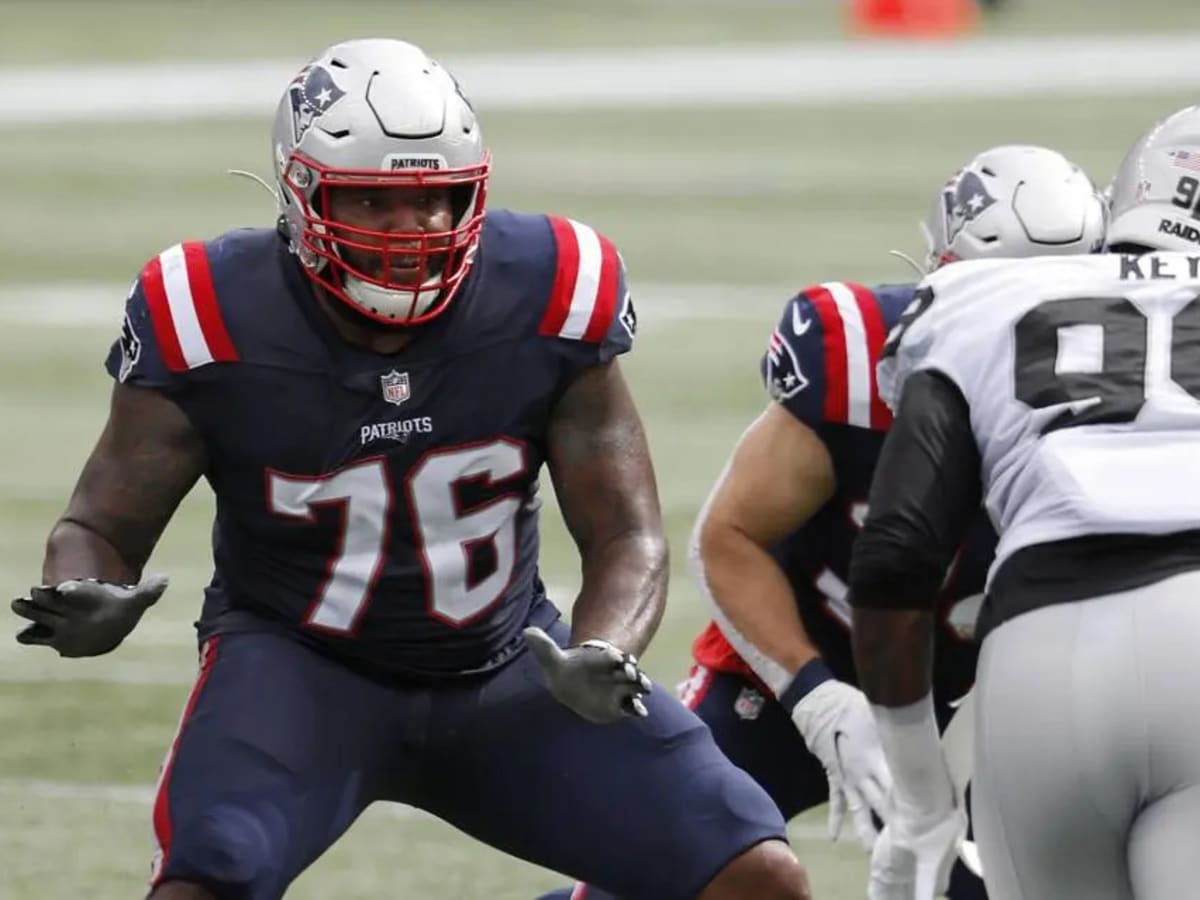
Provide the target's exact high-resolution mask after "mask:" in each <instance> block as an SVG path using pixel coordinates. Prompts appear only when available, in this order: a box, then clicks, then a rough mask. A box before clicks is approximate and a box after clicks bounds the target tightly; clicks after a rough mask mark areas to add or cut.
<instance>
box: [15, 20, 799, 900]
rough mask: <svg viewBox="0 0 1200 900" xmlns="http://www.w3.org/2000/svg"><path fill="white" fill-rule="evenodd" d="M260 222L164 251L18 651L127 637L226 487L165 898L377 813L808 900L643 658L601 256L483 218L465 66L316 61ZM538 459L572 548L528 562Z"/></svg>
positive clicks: (225, 890) (631, 418) (630, 489)
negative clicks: (184, 517) (550, 587)
mask: <svg viewBox="0 0 1200 900" xmlns="http://www.w3.org/2000/svg"><path fill="white" fill-rule="evenodd" d="M272 149H273V156H274V162H275V175H276V178H277V182H278V190H279V203H280V211H281V215H280V219H279V227H278V228H277V229H245V230H239V231H233V232H229V233H227V234H225V235H222V236H221V237H218V238H216V239H214V240H210V241H206V242H184V243H182V244H177V245H175V246H173V247H170V248H169V249H167V250H164V251H163V252H161V253H159V254H158V255H157V256H155V257H154V258H153V259H152V260H151V261H150V262H149V263H148V264H147V265H146V266H145V268H144V269H143V270H142V272H141V274H140V275H139V277H138V278H137V280H136V282H135V283H134V285H133V288H132V290H131V293H130V295H129V298H128V302H127V304H126V313H125V321H124V325H123V328H122V331H121V335H120V338H119V340H118V341H117V342H116V343H115V344H114V346H113V348H112V350H111V352H110V354H109V357H108V363H107V367H108V371H109V372H110V373H111V375H112V376H113V377H114V379H115V380H116V382H117V383H116V385H115V387H114V389H113V394H112V401H111V408H110V413H109V419H108V422H107V424H106V426H105V428H104V431H103V433H102V435H101V437H100V439H99V442H98V444H97V445H96V447H95V449H94V450H93V451H92V454H91V456H90V458H89V459H88V461H87V463H86V465H85V466H84V469H83V472H82V474H81V476H80V479H79V482H78V484H77V485H76V488H75V491H74V493H73V495H72V497H71V499H70V501H69V505H68V507H67V510H66V512H65V513H64V515H63V517H62V518H61V519H60V520H59V522H58V523H57V524H56V525H55V526H54V528H53V531H52V532H51V534H50V537H49V542H48V548H47V554H46V559H45V562H44V566H43V572H42V582H43V584H42V585H41V586H38V587H35V588H33V589H32V590H31V592H30V594H29V596H28V597H24V598H21V599H18V600H17V601H15V602H14V605H13V608H14V610H15V612H16V613H17V614H18V615H20V616H22V617H24V618H25V619H28V620H31V622H32V624H31V625H29V626H28V627H27V628H26V630H24V631H23V632H21V634H20V637H19V640H20V641H21V642H22V643H25V644H39V645H46V646H49V647H51V648H53V649H55V650H56V651H57V652H58V653H60V654H61V655H63V656H94V655H98V654H103V653H107V652H109V651H111V650H113V649H114V648H115V647H117V646H118V645H119V644H120V643H121V641H122V640H123V639H124V638H125V636H126V635H127V634H128V633H129V632H130V631H131V630H132V629H133V628H134V627H135V625H136V624H137V622H138V621H139V619H140V617H141V616H142V614H143V613H144V612H145V611H146V610H147V609H148V607H150V606H151V605H153V603H154V602H155V601H156V600H157V599H158V598H159V596H160V595H161V594H162V592H163V590H164V589H165V587H166V580H165V578H162V577H155V576H146V575H144V574H143V569H144V566H145V565H146V563H147V561H148V559H149V557H150V554H151V552H152V550H153V549H154V546H155V544H156V542H157V541H158V538H159V536H160V535H161V533H162V532H163V529H164V528H165V527H166V525H167V522H168V521H169V520H170V518H171V516H172V514H173V513H174V511H175V509H176V507H177V505H178V504H179V502H180V501H181V500H182V499H183V497H184V495H186V494H187V493H188V491H189V490H190V489H191V488H192V486H193V485H194V484H195V483H196V482H197V481H198V480H199V479H200V478H202V477H203V478H204V479H205V480H207V481H208V483H209V485H210V486H211V488H212V489H213V491H214V493H215V496H216V521H215V524H214V528H213V555H214V560H215V570H214V573H213V577H212V580H211V581H210V583H209V585H208V587H207V588H206V590H205V597H204V607H203V612H202V614H201V617H200V622H199V632H200V634H199V637H200V672H199V676H198V678H197V681H196V684H195V687H194V688H193V690H192V691H191V694H190V696H189V697H188V699H187V703H186V706H185V709H184V713H183V716H182V721H181V724H180V727H179V730H178V733H177V735H176V737H175V739H174V741H173V742H172V744H171V746H170V749H169V751H168V753H167V756H166V760H165V762H164V765H163V768H162V771H161V773H160V781H159V788H158V793H157V800H156V802H155V804H154V814H153V815H154V828H155V833H156V836H157V839H158V843H159V853H158V856H157V859H156V862H155V866H154V874H153V879H152V883H151V896H152V897H153V898H155V900H185V898H186V900H226V898H229V900H234V898H236V900H274V898H279V897H281V896H283V895H284V893H285V891H286V890H287V887H288V885H289V884H290V883H291V882H292V880H293V879H294V878H295V877H296V876H297V875H298V874H299V873H300V872H301V871H302V870H303V869H304V868H305V867H307V866H308V865H309V864H311V863H312V862H313V861H314V860H315V859H316V858H317V857H319V856H320V855H321V854H322V853H323V852H324V851H325V850H326V849H327V848H328V847H329V846H330V845H331V844H332V843H333V842H334V841H335V840H336V839H337V838H338V837H339V836H340V835H341V834H342V833H343V831H344V830H345V829H346V828H347V827H348V826H349V825H350V824H351V823H352V822H353V821H354V819H355V818H356V817H357V816H358V815H359V813H361V812H362V810H363V809H364V808H365V807H366V806H367V805H368V804H370V803H372V802H373V801H375V800H395V801H402V802H406V803H409V804H412V805H414V806H416V807H419V808H422V809H425V810H427V811H429V812H431V813H433V814H434V815H437V816H438V817H440V818H442V819H444V820H445V821H447V822H450V823H452V824H454V825H455V826H457V827H459V828H461V829H462V830H463V831H465V832H467V833H468V834H471V835H473V836H475V837H477V838H478V839H480V840H482V841H485V842H487V843H488V844H491V845H492V846H494V847H497V848H500V849H501V850H504V851H506V852H508V853H510V854H513V855H515V856H518V857H521V858H523V859H526V860H529V861H531V862H534V863H537V864H540V865H542V866H546V867H549V868H553V869H557V870H558V871H561V872H564V873H567V874H569V875H572V876H574V877H577V878H583V879H587V880H588V881H593V882H595V883H597V884H601V885H604V886H605V888H606V889H608V890H611V891H613V892H615V893H617V894H619V895H621V896H624V897H633V898H637V897H640V898H646V900H662V898H679V900H684V898H694V897H702V898H705V900H734V898H742V897H748V896H753V897H756V898H764V900H801V898H807V897H808V896H809V895H808V890H807V886H806V883H805V874H804V870H803V869H802V868H801V866H800V864H799V863H798V862H797V861H796V859H795V857H794V856H793V855H792V853H791V851H790V850H789V849H788V847H787V845H786V843H785V829H784V821H783V819H782V817H781V816H780V814H779V811H778V809H777V808H776V807H775V805H774V804H773V803H772V802H771V799H770V797H769V796H768V795H767V794H766V792H765V791H763V789H762V788H761V787H759V786H758V785H757V784H756V783H755V782H754V781H753V780H752V779H751V778H750V777H749V776H748V775H746V774H745V773H744V772H742V771H740V770H739V769H737V768H736V767H735V766H734V765H732V764H731V763H730V762H729V761H728V760H727V759H726V758H725V757H724V756H723V755H722V754H721V752H720V750H719V749H718V748H717V746H716V744H715V743H714V741H713V738H712V735H711V734H710V732H709V731H708V729H707V728H706V727H705V726H704V724H703V723H702V722H701V721H700V720H699V719H698V718H697V717H696V716H695V715H694V714H693V713H692V712H690V711H688V710H687V709H686V708H685V707H684V706H683V705H682V704H681V703H680V702H679V701H678V700H676V699H674V698H673V697H671V696H670V695H669V693H668V692H665V691H661V690H654V691H651V686H650V683H649V681H648V680H647V679H646V676H645V675H644V674H643V673H642V672H641V670H640V669H639V667H638V664H637V659H636V656H635V654H640V653H641V652H642V651H643V649H644V648H645V646H646V644H647V642H648V641H649V640H650V637H651V635H652V634H653V632H654V630H655V628H656V626H657V624H658V622H659V619H660V617H661V614H662V608H663V602H664V596H665V591H666V584H667V548H666V542H665V539H664V537H663V531H662V524H661V519H660V513H659V507H658V501H657V491H656V487H655V482H654V473H653V469H652V467H651V464H650V460H649V456H648V453H647V448H646V441H645V437H644V435H643V432H642V427H641V423H640V421H639V418H638V414H637V411H636V409H635V406H634V404H633V401H632V399H631V397H630V393H629V390H628V388H627V387H626V385H625V381H624V379H623V377H622V374H621V370H620V368H619V366H618V363H617V361H616V356H617V355H618V354H620V353H623V352H626V351H628V350H629V349H630V347H631V345H632V341H633V331H634V328H633V325H634V314H633V309H632V306H631V305H630V299H629V292H628V290H627V288H626V285H625V276H624V272H623V269H622V264H621V260H620V257H619V255H618V253H617V251H616V249H615V247H614V246H613V245H612V244H611V243H610V242H609V241H608V240H607V239H606V238H605V237H603V236H602V235H600V234H598V233H596V232H595V231H594V230H592V229H591V228H589V227H588V226H586V225H584V224H581V223H579V222H575V221H572V220H570V219H565V218H558V217H555V216H546V215H525V214H518V213H514V212H507V211H503V210H488V211H486V212H485V199H486V198H485V193H486V188H487V183H488V175H489V170H490V157H489V155H488V154H487V152H486V151H485V150H484V147H483V144H482V142H481V138H480V133H479V126H478V123H477V122H476V118H475V113H474V111H473V110H472V108H471V106H470V104H469V103H468V102H467V101H466V99H465V98H464V97H463V95H462V93H461V92H460V90H459V87H458V85H457V83H456V82H455V81H454V79H453V78H452V77H451V76H450V75H449V73H447V72H446V71H445V70H444V69H442V68H441V67H440V66H439V65H438V64H437V63H436V62H434V61H433V60H431V59H430V58H429V57H427V56H426V55H425V53H424V52H422V51H421V50H420V49H419V48H417V47H414V46H412V45H410V44H405V43H402V42H399V41H391V40H362V41H351V42H347V43H342V44H338V45H335V46H333V47H331V48H330V49H328V50H327V51H325V52H324V53H323V54H321V55H320V56H319V57H317V58H316V59H314V60H313V61H312V62H311V63H310V64H309V65H307V66H306V67H305V68H304V69H303V70H302V71H301V72H300V74H299V75H298V76H297V77H296V78H295V80H294V81H293V82H292V83H291V84H290V85H289V86H288V88H287V90H286V92H285V94H284V96H283V98H282V101H281V103H280V105H279V110H278V115H277V118H276V123H275V130H274V137H273V148H272ZM543 464H545V465H546V466H547V467H548V469H549V471H550V475H551V477H552V480H553V484H554V488H555V491H556V493H557V495H558V499H559V502H560V506H561V508H562V513H563V517H564V519H565V521H566V524H567V526H568V528H569V530H570V532H571V534H572V536H573V537H574V539H575V541H576V543H577V545H578V548H579V553H580V560H581V568H582V573H583V580H582V587H581V590H580V593H579V595H578V597H576V598H575V602H574V605H573V607H572V615H571V625H570V627H568V626H567V625H566V624H564V623H563V622H562V621H561V620H560V617H559V612H558V610H557V609H556V608H555V607H554V605H553V604H552V603H551V602H550V600H549V599H548V598H547V597H546V594H545V589H544V587H543V585H542V581H541V579H540V578H539V574H538V564H537V559H538V529H537V521H538V510H539V505H540V504H539V503H538V502H537V497H536V489H537V484H538V472H539V470H540V469H541V467H542V465H543Z"/></svg>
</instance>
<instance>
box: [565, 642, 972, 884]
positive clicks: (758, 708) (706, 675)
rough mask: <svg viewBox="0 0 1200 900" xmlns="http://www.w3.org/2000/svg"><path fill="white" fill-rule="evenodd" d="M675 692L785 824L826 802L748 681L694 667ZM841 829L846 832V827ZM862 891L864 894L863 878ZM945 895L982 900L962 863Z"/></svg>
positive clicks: (795, 735) (780, 716) (783, 716)
mask: <svg viewBox="0 0 1200 900" xmlns="http://www.w3.org/2000/svg"><path fill="white" fill-rule="evenodd" d="M679 691H680V696H681V698H682V699H683V701H684V703H686V704H687V705H688V706H689V707H690V708H692V709H694V710H695V711H696V713H697V714H698V715H699V716H700V718H701V719H703V720H704V722H705V724H706V725H708V727H709V728H710V729H712V733H713V736H714V737H715V738H716V741H717V746H719V747H720V748H721V750H722V751H723V752H724V753H725V755H726V756H727V757H729V759H730V760H731V761H732V762H733V763H734V764H735V765H737V766H738V767H739V768H741V769H744V770H745V771H746V772H748V773H749V774H750V775H751V776H753V778H754V780H755V781H757V782H758V783H759V784H760V785H762V786H763V787H764V788H765V789H766V791H767V793H768V794H770V795H771V799H772V800H774V801H775V803H776V805H777V806H778V807H779V810H780V812H782V813H783V816H784V818H785V819H791V818H793V817H795V816H797V815H799V814H800V813H802V812H804V811H805V810H806V809H812V808H813V807H814V806H819V805H820V804H822V803H824V802H826V801H827V800H828V799H829V783H828V782H827V781H826V779H825V770H824V769H823V768H822V767H821V764H820V762H818V761H817V758H816V757H815V756H813V755H812V754H811V753H809V752H808V747H806V746H805V744H804V740H803V738H801V737H800V732H799V731H797V730H796V726H795V725H794V724H793V723H792V718H791V716H790V715H789V714H788V711H787V710H786V709H784V708H783V706H782V705H781V704H780V703H779V702H778V701H777V700H776V699H775V698H774V697H772V696H771V695H770V694H769V693H768V692H766V691H763V690H761V689H760V688H759V687H758V686H757V685H756V684H755V683H754V682H753V681H751V680H750V679H748V678H744V677H742V676H740V675H734V674H730V673H727V672H714V671H712V670H710V669H706V668H705V667H704V666H699V665H697V666H693V667H692V671H691V673H690V675H689V676H688V680H687V681H685V682H684V683H683V684H682V685H680V687H679ZM844 827H845V828H846V829H847V830H849V831H851V832H852V829H851V828H850V823H849V822H847V823H846V824H845V826H844ZM845 839H846V838H845V837H844V836H843V840H845ZM851 839H852V840H854V838H853V837H852V838H851ZM864 868H865V858H864ZM862 887H863V891H864V894H865V891H866V881H865V878H864V881H863V885H862ZM946 896H947V897H949V898H951V900H986V897H987V892H986V891H985V890H984V888H983V882H982V881H980V879H978V878H976V877H975V876H974V875H972V874H971V873H970V871H968V870H967V868H966V867H965V866H963V865H962V863H956V864H955V866H954V871H953V873H952V875H951V879H950V889H949V890H948V891H947V892H946ZM611 897H612V895H611V894H609V893H606V892H604V891H601V890H599V889H598V888H596V887H594V886H592V885H587V886H584V885H582V884H580V885H576V886H575V888H574V889H570V888H564V889H562V890H559V891H555V892H553V893H550V894H546V895H544V896H543V897H542V898H541V900H567V898H571V900H611Z"/></svg>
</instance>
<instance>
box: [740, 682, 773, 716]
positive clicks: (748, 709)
mask: <svg viewBox="0 0 1200 900" xmlns="http://www.w3.org/2000/svg"><path fill="white" fill-rule="evenodd" d="M765 702H766V698H765V697H763V695H762V694H760V693H759V692H758V691H756V690H755V689H754V688H748V687H746V688H742V692H741V693H740V694H738V695H737V699H736V700H734V701H733V711H734V712H735V713H737V715H738V718H739V719H745V720H746V721H752V720H754V719H757V718H758V714H759V713H761V712H762V708H763V704H764V703H765Z"/></svg>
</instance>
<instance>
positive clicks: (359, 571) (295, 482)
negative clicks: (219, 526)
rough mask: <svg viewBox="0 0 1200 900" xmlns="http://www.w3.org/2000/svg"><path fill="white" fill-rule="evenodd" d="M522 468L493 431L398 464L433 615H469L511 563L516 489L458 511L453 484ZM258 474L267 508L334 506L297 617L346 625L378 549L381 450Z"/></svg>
mask: <svg viewBox="0 0 1200 900" xmlns="http://www.w3.org/2000/svg"><path fill="white" fill-rule="evenodd" d="M524 471H525V454H524V448H523V447H522V446H521V445H520V444H519V443H517V442H515V441H511V440H507V439H503V438H501V439H498V440H495V441H489V442H487V443H483V444H478V445H475V446H470V447H458V448H454V449H450V450H434V451H431V452H429V453H427V454H426V455H425V456H424V457H422V458H421V460H420V461H419V462H418V463H417V465H416V466H415V467H414V468H413V469H412V470H411V471H410V472H409V473H408V475H407V477H406V478H405V484H404V486H405V490H406V492H407V497H408V500H409V507H410V509H411V513H412V523H413V529H414V540H415V544H416V550H417V552H418V554H419V556H420V558H421V561H422V566H423V568H424V570H425V578H426V585H427V588H426V591H427V598H428V603H429V613H430V615H432V616H433V617H434V618H437V619H440V620H442V621H444V622H447V623H448V624H451V625H462V624H465V623H466V622H468V621H470V620H471V619H473V618H475V617H477V616H478V615H480V614H481V613H482V612H484V611H485V610H486V609H487V608H488V607H490V606H491V605H492V604H493V603H495V602H496V600H497V599H499V598H500V596H501V595H502V594H503V593H504V590H505V588H507V587H508V584H509V581H510V580H511V578H512V574H513V569H514V568H515V565H516V514H517V511H518V510H519V509H520V507H521V502H522V500H521V498H520V497H519V496H516V495H513V494H506V495H503V496H500V497H497V498H495V499H494V500H491V501H489V502H488V503H486V504H484V505H482V506H479V507H475V508H472V509H469V510H465V511H464V510H462V509H461V507H460V501H459V495H458V490H459V487H460V484H461V483H463V482H482V483H484V484H486V485H492V484H495V483H496V482H499V481H504V480H505V479H509V478H513V477H515V476H517V475H520V474H521V473H522V472H524ZM268 474H269V477H268V482H267V503H268V505H269V507H270V509H271V512H273V513H275V514H277V515H282V516H289V517H293V518H296V519H300V520H303V521H304V522H306V523H309V524H312V523H315V522H316V516H315V513H314V510H315V509H316V508H317V507H320V506H337V507H339V511H340V513H341V522H340V530H339V534H338V541H337V546H336V548H335V549H334V554H333V557H332V559H331V560H330V563H329V566H328V570H327V571H328V574H327V576H326V578H325V580H324V581H323V582H322V584H321V586H320V587H319V588H318V590H317V596H316V599H315V600H314V602H313V604H312V606H311V608H310V609H309V611H308V614H307V615H306V617H305V624H307V625H309V626H310V627H313V628H319V629H322V630H325V631H333V632H336V633H341V634H348V633H351V632H353V631H354V628H355V626H356V625H357V623H358V620H359V619H360V618H362V614H363V612H364V611H365V610H366V608H367V606H368V604H369V603H370V602H371V592H372V589H373V588H374V585H375V581H376V579H377V578H378V577H379V573H380V570H381V569H382V568H383V562H384V558H385V556H386V554H387V552H388V539H389V538H388V532H389V524H390V521H391V516H392V514H393V507H394V505H395V504H394V498H393V492H392V486H391V482H390V480H389V479H388V476H387V469H386V464H385V462H384V460H383V459H382V458H373V459H368V460H363V461H361V462H358V463H355V464H354V465H352V466H348V467H347V468H345V469H341V470H339V471H337V472H334V473H332V474H330V475H325V476H316V477H304V476H292V475H285V474H282V473H279V472H269V473H268ZM489 543H490V544H491V545H492V548H493V551H494V552H493V554H492V556H493V558H494V561H495V567H494V568H493V570H492V571H491V572H490V573H489V574H488V575H487V576H485V577H483V578H482V579H480V580H479V581H478V582H476V583H472V581H471V572H470V567H471V560H472V559H473V557H474V554H475V552H476V551H477V550H478V548H479V547H480V545H483V544H489Z"/></svg>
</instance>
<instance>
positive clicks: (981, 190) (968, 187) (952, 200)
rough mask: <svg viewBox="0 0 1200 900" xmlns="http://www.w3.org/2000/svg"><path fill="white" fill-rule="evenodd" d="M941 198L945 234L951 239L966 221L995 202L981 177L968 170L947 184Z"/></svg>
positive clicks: (977, 215)
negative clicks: (944, 210)
mask: <svg viewBox="0 0 1200 900" xmlns="http://www.w3.org/2000/svg"><path fill="white" fill-rule="evenodd" d="M942 200H943V201H944V202H945V204H946V234H947V236H948V238H949V240H951V241H953V240H954V238H955V237H957V235H958V233H959V232H960V231H962V230H963V228H964V227H965V226H966V225H967V223H968V222H973V221H975V219H977V218H978V217H979V216H980V215H981V214H982V213H983V212H984V211H985V210H986V209H988V208H989V207H991V206H992V205H993V204H994V203H995V202H996V198H995V197H993V196H992V195H991V194H989V193H988V189H987V187H986V185H984V183H983V179H982V178H980V177H979V176H978V175H977V174H975V173H974V172H972V171H969V170H968V171H966V172H963V173H962V174H961V175H959V176H958V178H956V179H955V180H954V181H953V182H952V183H951V184H950V185H948V186H947V188H946V192H945V193H944V194H942Z"/></svg>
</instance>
